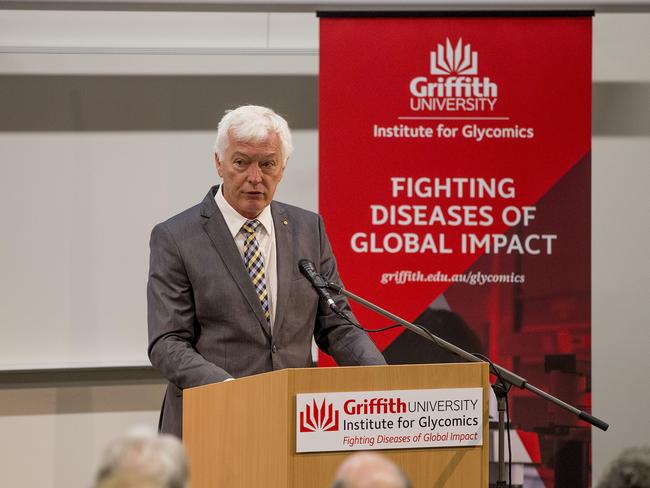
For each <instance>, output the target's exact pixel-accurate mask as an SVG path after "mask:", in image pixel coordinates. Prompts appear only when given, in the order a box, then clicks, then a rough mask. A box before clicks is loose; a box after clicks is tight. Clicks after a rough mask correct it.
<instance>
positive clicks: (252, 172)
mask: <svg viewBox="0 0 650 488" xmlns="http://www.w3.org/2000/svg"><path fill="white" fill-rule="evenodd" d="M248 181H249V182H250V183H251V184H253V185H257V184H259V183H261V182H262V170H261V169H260V167H259V166H258V165H257V164H251V165H250V166H249V167H248Z"/></svg>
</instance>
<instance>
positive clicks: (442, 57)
mask: <svg viewBox="0 0 650 488" xmlns="http://www.w3.org/2000/svg"><path fill="white" fill-rule="evenodd" d="M409 91H410V93H411V99H410V108H411V110H412V111H414V112H487V111H489V112H492V111H493V110H494V107H495V105H496V102H497V95H498V87H497V84H496V83H494V82H493V81H491V80H490V78H489V77H487V76H483V77H480V76H479V74H478V53H477V51H473V50H472V46H471V45H470V44H469V43H466V44H463V40H462V38H459V39H458V41H457V42H456V43H455V45H454V43H453V42H452V41H451V40H450V39H449V38H447V39H446V41H445V43H444V44H438V45H437V47H436V49H435V50H434V51H431V53H430V56H429V73H428V74H427V76H416V77H415V78H413V79H412V80H411V82H410V84H409Z"/></svg>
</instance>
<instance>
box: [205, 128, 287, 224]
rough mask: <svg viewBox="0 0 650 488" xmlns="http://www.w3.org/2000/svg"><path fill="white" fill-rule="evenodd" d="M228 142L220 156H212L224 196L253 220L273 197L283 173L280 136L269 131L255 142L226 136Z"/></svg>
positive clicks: (238, 210)
mask: <svg viewBox="0 0 650 488" xmlns="http://www.w3.org/2000/svg"><path fill="white" fill-rule="evenodd" d="M228 141H229V143H228V148H227V149H226V152H225V154H224V155H223V159H221V158H219V156H215V159H216V163H217V172H218V173H219V176H220V177H221V178H222V179H223V196H224V197H225V198H226V201H227V202H228V203H229V204H230V205H231V206H232V207H233V208H234V209H235V210H237V212H239V213H240V214H241V215H243V216H244V217H246V218H247V219H254V218H255V217H257V216H258V215H259V214H260V212H262V210H264V207H266V206H267V205H268V204H269V203H271V200H273V195H274V194H275V188H276V187H277V186H278V183H280V180H281V179H282V174H283V173H284V168H283V167H282V163H283V159H282V158H283V155H282V146H281V144H280V137H279V136H278V135H277V134H275V133H269V136H268V137H267V138H266V140H264V141H262V142H257V143H256V142H243V141H237V140H235V139H234V138H233V137H232V136H231V135H229V136H228Z"/></svg>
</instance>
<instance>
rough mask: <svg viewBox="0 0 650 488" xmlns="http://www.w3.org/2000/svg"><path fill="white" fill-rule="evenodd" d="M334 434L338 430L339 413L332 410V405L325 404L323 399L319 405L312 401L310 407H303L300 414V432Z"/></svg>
mask: <svg viewBox="0 0 650 488" xmlns="http://www.w3.org/2000/svg"><path fill="white" fill-rule="evenodd" d="M319 430H320V431H323V432H334V431H337V430H339V411H338V409H336V410H335V409H334V406H333V404H331V403H327V402H326V401H325V399H323V402H322V403H321V404H320V406H319V405H318V404H317V403H316V400H315V399H314V400H312V402H311V405H309V404H307V405H305V409H304V410H303V411H302V412H300V432H316V431H319Z"/></svg>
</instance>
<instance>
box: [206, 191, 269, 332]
mask: <svg viewBox="0 0 650 488" xmlns="http://www.w3.org/2000/svg"><path fill="white" fill-rule="evenodd" d="M214 201H215V202H216V204H217V207H219V210H221V215H223V218H224V220H225V221H226V225H227V226H228V230H229V231H230V234H231V235H232V238H233V239H234V240H235V244H236V245H237V249H239V254H241V258H242V263H243V262H244V235H243V234H242V233H241V232H240V231H241V228H242V225H244V223H245V222H246V221H247V220H254V219H247V218H246V217H244V216H243V215H241V214H240V213H239V212H237V210H235V209H234V208H233V207H232V206H231V205H230V204H229V203H228V202H227V201H226V199H225V198H224V196H223V185H221V186H220V187H219V190H218V191H217V193H216V195H215V196H214ZM256 219H257V220H259V221H260V224H262V225H261V226H260V227H259V228H258V229H257V233H256V236H255V237H256V238H257V243H258V245H259V247H260V251H261V252H262V258H263V259H264V277H265V279H266V288H267V289H268V292H269V310H270V311H271V320H270V321H269V325H270V327H271V331H272V330H273V321H274V318H275V304H276V302H277V295H278V269H277V259H276V252H275V227H273V216H272V215H271V206H270V205H267V206H266V207H265V208H264V210H262V213H260V214H259V215H258V216H257V217H256Z"/></svg>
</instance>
